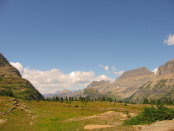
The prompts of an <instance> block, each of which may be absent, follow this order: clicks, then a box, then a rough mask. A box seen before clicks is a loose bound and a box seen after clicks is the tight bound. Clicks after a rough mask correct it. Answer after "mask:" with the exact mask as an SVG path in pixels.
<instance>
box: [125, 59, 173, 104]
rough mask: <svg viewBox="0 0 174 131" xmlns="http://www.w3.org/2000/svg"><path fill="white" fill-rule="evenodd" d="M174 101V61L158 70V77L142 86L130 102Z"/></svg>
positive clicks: (131, 97) (130, 98)
mask: <svg viewBox="0 0 174 131" xmlns="http://www.w3.org/2000/svg"><path fill="white" fill-rule="evenodd" d="M145 99H146V100H149V101H150V100H159V99H161V100H166V99H173V100H174V59H172V60H170V61H168V62H167V63H165V64H164V65H161V66H160V67H159V68H158V71H157V74H156V76H155V77H154V78H153V79H152V80H150V81H149V82H147V83H145V84H144V85H142V86H141V87H140V88H139V89H138V90H137V91H136V92H135V93H134V94H133V95H132V96H130V97H129V98H128V100H130V101H133V102H139V103H141V102H143V101H144V100H145Z"/></svg>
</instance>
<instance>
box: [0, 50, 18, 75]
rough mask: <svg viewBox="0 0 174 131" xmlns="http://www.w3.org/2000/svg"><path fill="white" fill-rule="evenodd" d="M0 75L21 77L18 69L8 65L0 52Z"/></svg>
mask: <svg viewBox="0 0 174 131" xmlns="http://www.w3.org/2000/svg"><path fill="white" fill-rule="evenodd" d="M0 76H15V77H21V74H20V73H19V71H18V70H17V69H16V68H15V67H13V66H12V65H10V63H9V62H8V60H7V59H6V58H5V57H4V56H3V54H2V53H0Z"/></svg>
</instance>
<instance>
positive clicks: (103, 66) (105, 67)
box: [100, 64, 109, 71]
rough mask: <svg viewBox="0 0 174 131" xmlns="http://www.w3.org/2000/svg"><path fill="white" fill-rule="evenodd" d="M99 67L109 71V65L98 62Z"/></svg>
mask: <svg viewBox="0 0 174 131" xmlns="http://www.w3.org/2000/svg"><path fill="white" fill-rule="evenodd" d="M100 67H102V68H103V69H104V70H105V71H109V66H105V65H102V64H100Z"/></svg>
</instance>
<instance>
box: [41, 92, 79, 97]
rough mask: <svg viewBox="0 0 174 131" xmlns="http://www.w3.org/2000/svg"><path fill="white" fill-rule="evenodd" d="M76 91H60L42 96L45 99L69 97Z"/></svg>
mask: <svg viewBox="0 0 174 131" xmlns="http://www.w3.org/2000/svg"><path fill="white" fill-rule="evenodd" d="M75 92H77V90H62V91H57V92H55V93H49V94H44V96H45V97H56V96H57V97H66V96H67V97H71V96H73V94H74V93H75Z"/></svg>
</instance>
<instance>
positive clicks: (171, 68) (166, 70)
mask: <svg viewBox="0 0 174 131" xmlns="http://www.w3.org/2000/svg"><path fill="white" fill-rule="evenodd" d="M172 73H174V59H172V60H170V61H168V62H167V63H166V64H164V65H161V66H160V67H159V68H158V71H157V75H158V76H163V75H168V74H172Z"/></svg>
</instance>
